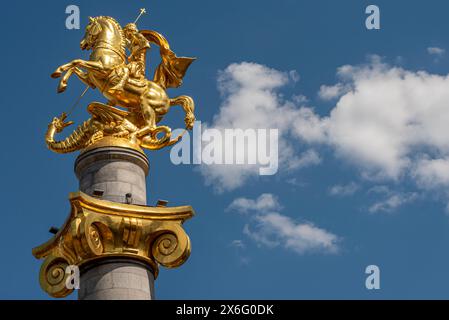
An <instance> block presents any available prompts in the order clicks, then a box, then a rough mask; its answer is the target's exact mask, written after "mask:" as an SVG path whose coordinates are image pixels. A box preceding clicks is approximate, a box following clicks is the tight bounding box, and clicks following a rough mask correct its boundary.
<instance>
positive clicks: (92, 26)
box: [80, 17, 102, 50]
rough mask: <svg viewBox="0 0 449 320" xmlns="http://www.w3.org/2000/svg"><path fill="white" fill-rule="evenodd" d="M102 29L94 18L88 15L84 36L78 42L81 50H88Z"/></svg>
mask: <svg viewBox="0 0 449 320" xmlns="http://www.w3.org/2000/svg"><path fill="white" fill-rule="evenodd" d="M101 31H102V26H101V24H100V22H99V21H98V20H97V19H96V18H92V17H89V24H88V25H87V26H86V32H85V33H84V38H83V39H82V40H81V42H80V47H81V50H90V49H92V48H93V46H94V45H95V42H97V39H98V36H99V35H100V33H101Z"/></svg>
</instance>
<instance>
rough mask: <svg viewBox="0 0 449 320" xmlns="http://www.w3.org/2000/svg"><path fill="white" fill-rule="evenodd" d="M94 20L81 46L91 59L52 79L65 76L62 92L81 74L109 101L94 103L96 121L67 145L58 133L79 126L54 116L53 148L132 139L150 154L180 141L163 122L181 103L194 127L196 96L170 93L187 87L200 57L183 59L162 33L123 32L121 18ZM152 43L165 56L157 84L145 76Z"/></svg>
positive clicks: (89, 122) (81, 128)
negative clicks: (185, 83) (190, 70)
mask: <svg viewBox="0 0 449 320" xmlns="http://www.w3.org/2000/svg"><path fill="white" fill-rule="evenodd" d="M89 19H90V21H89V24H88V25H87V27H86V32H85V35H84V38H83V39H82V40H81V43H80V46H81V49H82V50H92V52H91V55H90V58H89V60H88V61H85V60H81V59H75V60H73V61H71V62H69V63H67V64H64V65H62V66H60V67H58V68H57V69H56V71H55V72H54V73H53V74H52V77H53V78H61V80H60V82H59V86H58V92H59V93H61V92H63V91H64V90H65V89H66V87H67V81H68V79H69V78H70V76H71V75H73V74H75V75H76V76H77V77H78V78H79V79H80V80H81V81H82V82H83V83H85V84H86V85H87V86H89V87H91V88H93V89H95V88H98V89H99V90H100V92H101V93H102V94H103V96H105V97H106V98H107V99H108V102H107V104H103V103H99V102H93V103H91V104H89V106H88V108H87V109H88V112H89V113H90V114H91V118H90V119H88V120H87V121H85V122H84V123H82V124H81V125H79V126H78V128H77V129H76V130H75V131H74V132H73V133H72V134H70V135H69V136H68V137H67V138H65V139H64V140H62V141H57V140H55V135H56V134H57V133H60V132H62V131H63V130H64V128H66V127H67V126H69V125H71V124H73V122H72V121H66V120H67V115H66V114H65V113H63V114H62V115H61V116H59V117H55V118H53V120H52V121H51V123H50V124H49V125H48V130H47V133H46V143H47V146H48V147H49V149H50V150H52V151H54V152H57V153H69V152H74V151H77V150H83V149H85V148H87V147H88V146H90V145H92V144H94V143H96V142H97V141H99V140H101V139H102V138H104V137H107V136H111V137H116V138H121V139H127V140H128V141H129V142H131V143H133V144H136V145H138V146H140V147H143V148H146V149H150V150H157V149H161V148H163V147H166V146H170V145H173V144H174V143H176V142H178V141H179V139H180V138H181V136H179V137H177V138H175V139H173V138H172V137H171V129H170V128H169V127H167V126H159V125H158V123H159V122H160V121H161V120H162V119H163V117H164V115H165V114H166V113H167V112H168V111H169V109H170V107H172V106H176V105H180V106H181V107H182V108H183V109H184V112H185V119H184V121H185V126H186V130H190V129H192V128H193V124H194V121H195V116H194V102H193V100H192V98H190V97H188V96H184V95H183V96H179V97H176V98H173V99H170V98H169V97H168V95H167V93H166V89H167V88H176V87H179V86H180V85H181V84H182V78H183V77H184V75H185V73H186V71H187V69H188V67H189V66H190V64H191V63H192V62H193V61H194V60H195V58H187V57H177V56H176V55H175V54H174V52H173V51H171V49H170V46H169V44H168V42H167V40H166V39H165V38H164V37H163V36H162V35H161V34H159V33H157V32H156V31H151V30H141V31H138V30H137V27H136V25H135V24H134V23H130V24H128V25H127V26H125V28H122V27H121V26H120V24H119V23H118V22H117V21H116V20H115V19H113V18H111V17H106V16H99V17H95V18H89ZM150 43H153V44H156V45H158V46H159V47H160V55H161V58H162V59H161V60H162V61H161V63H160V64H159V66H158V67H157V69H156V71H155V73H154V77H153V80H152V81H151V80H148V79H146V78H145V67H146V65H145V64H146V61H145V56H146V51H147V50H148V49H149V48H150ZM127 49H128V50H129V52H130V54H129V55H128V56H127V55H126V53H127Z"/></svg>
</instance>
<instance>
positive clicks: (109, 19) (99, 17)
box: [94, 16, 126, 52]
mask: <svg viewBox="0 0 449 320" xmlns="http://www.w3.org/2000/svg"><path fill="white" fill-rule="evenodd" d="M94 19H95V20H100V19H104V20H108V21H110V22H111V23H112V24H113V25H114V27H116V28H117V30H118V32H119V34H120V38H121V42H120V49H121V50H122V51H123V52H126V39H125V34H124V33H123V29H122V27H121V26H120V24H119V23H118V22H117V20H115V19H114V18H112V17H108V16H98V17H95V18H94Z"/></svg>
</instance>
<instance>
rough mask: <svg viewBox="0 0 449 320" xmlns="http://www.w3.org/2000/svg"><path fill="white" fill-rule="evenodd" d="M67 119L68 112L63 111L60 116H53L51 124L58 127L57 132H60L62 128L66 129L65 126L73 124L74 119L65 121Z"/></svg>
mask: <svg viewBox="0 0 449 320" xmlns="http://www.w3.org/2000/svg"><path fill="white" fill-rule="evenodd" d="M66 119H67V114H66V113H65V112H63V113H62V115H61V116H60V117H59V118H58V117H54V118H53V120H52V121H51V123H50V126H53V128H55V129H56V132H58V133H59V132H61V131H62V130H64V128H65V127H68V126H70V125H72V124H73V121H67V122H65V120H66Z"/></svg>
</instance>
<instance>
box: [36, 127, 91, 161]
mask: <svg viewBox="0 0 449 320" xmlns="http://www.w3.org/2000/svg"><path fill="white" fill-rule="evenodd" d="M90 122H91V120H90V119H89V120H87V121H84V122H83V123H82V124H81V125H79V126H78V128H77V129H76V130H75V131H73V132H72V134H70V136H68V137H67V138H65V139H64V140H62V141H55V139H54V136H55V134H56V133H57V132H58V130H57V127H56V126H55V124H54V122H52V123H50V124H49V126H48V130H47V133H46V135H45V142H46V143H47V146H48V148H49V149H50V150H51V151H54V152H57V153H69V152H73V151H76V150H80V149H83V148H84V147H85V145H86V143H87V142H88V141H89V139H90V134H89V131H90V130H89V126H90Z"/></svg>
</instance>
